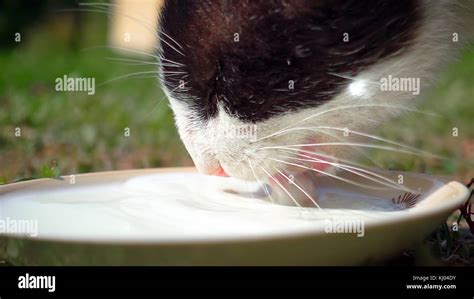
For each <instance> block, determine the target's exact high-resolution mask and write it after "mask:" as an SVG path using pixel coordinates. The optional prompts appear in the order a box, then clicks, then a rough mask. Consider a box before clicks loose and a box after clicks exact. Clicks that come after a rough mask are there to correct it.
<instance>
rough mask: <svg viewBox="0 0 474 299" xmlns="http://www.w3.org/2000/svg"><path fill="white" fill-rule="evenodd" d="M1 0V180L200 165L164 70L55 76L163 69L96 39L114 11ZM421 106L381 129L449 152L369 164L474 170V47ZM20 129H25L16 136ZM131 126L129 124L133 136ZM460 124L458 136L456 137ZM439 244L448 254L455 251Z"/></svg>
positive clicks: (459, 174) (438, 171) (375, 154)
mask: <svg viewBox="0 0 474 299" xmlns="http://www.w3.org/2000/svg"><path fill="white" fill-rule="evenodd" d="M22 2H23V3H22ZM0 5H1V6H0V37H1V44H0V107H1V108H0V184H4V183H9V182H15V181H19V180H24V179H30V178H38V177H52V176H57V175H59V174H74V173H84V172H93V171H104V170H121V169H131V168H145V167H168V166H190V165H192V161H191V160H190V158H189V156H188V154H187V153H186V151H185V149H184V147H183V145H182V144H181V142H180V140H179V136H178V134H177V131H176V129H175V126H174V122H173V118H172V113H171V110H170V108H169V107H168V103H167V101H166V99H164V95H163V93H162V91H161V90H160V88H159V82H158V79H157V78H155V77H151V76H148V77H147V78H143V77H140V76H138V77H131V78H125V79H120V80H116V81H112V82H109V83H107V84H104V85H100V86H96V93H95V95H93V96H88V95H87V93H85V92H57V91H55V80H56V78H58V77H62V76H64V75H67V76H69V77H94V78H96V85H99V84H101V83H103V82H107V81H109V80H112V79H114V78H116V77H120V76H123V75H127V74H131V73H135V72H144V71H154V70H156V68H155V66H154V65H127V64H123V63H122V64H121V63H118V61H113V60H109V59H108V58H110V57H124V58H127V59H130V58H132V59H140V60H143V61H151V62H153V59H151V58H150V57H149V56H145V55H143V56H135V57H128V56H121V55H122V54H123V53H122V54H121V53H117V52H116V51H113V50H111V49H109V48H107V47H97V46H107V44H108V40H107V32H108V30H110V28H109V27H110V22H109V18H108V17H107V15H106V14H102V13H96V12H66V11H58V9H64V8H69V7H77V3H76V2H75V1H46V0H45V1H36V0H33V1H28V2H27V1H4V2H2V3H1V4H0ZM15 32H21V42H15V35H14V34H15ZM427 55H429V53H427ZM419 109H420V110H422V111H425V112H434V113H437V114H438V116H437V117H429V116H424V115H420V114H408V115H405V116H404V117H401V118H399V119H397V120H394V121H391V122H389V123H387V124H385V125H384V126H383V128H382V129H381V131H380V135H381V136H383V137H385V138H390V139H392V140H395V141H397V142H402V143H405V144H407V145H410V146H413V147H416V148H418V149H420V150H424V151H428V152H432V153H435V154H440V155H443V156H447V157H448V159H432V158H428V157H420V156H412V155H407V154H395V153H393V152H385V151H380V150H371V151H369V152H368V156H369V158H364V157H363V158H362V159H363V160H365V162H367V164H368V165H374V164H375V165H379V166H380V167H383V168H387V169H397V170H405V171H414V172H423V173H430V174H435V175H443V176H450V177H453V178H455V179H457V180H459V181H462V182H464V181H468V180H469V179H470V178H471V177H474V47H471V48H467V49H466V50H465V51H464V52H463V53H462V55H461V57H460V59H459V60H458V61H457V62H455V63H454V64H452V65H451V66H449V67H448V68H447V69H446V70H445V71H444V72H443V73H442V74H441V76H440V80H439V83H438V84H437V85H436V86H435V87H434V88H433V89H432V91H431V92H430V93H429V94H427V95H426V96H425V101H424V102H423V103H422V104H421V105H420V107H419ZM16 128H20V129H21V136H15V129H16ZM125 128H129V129H130V136H128V137H127V136H125V134H124V130H125ZM454 128H457V131H458V136H453V129H454ZM374 162H375V163H374ZM443 233H444V234H445V233H446V231H441V234H443ZM437 236H439V235H437ZM443 238H444V239H443V240H445V239H446V238H445V237H443ZM435 243H436V242H435ZM441 243H442V242H438V246H441V245H442V244H441ZM456 244H458V243H456ZM466 244H467V243H464V245H463V246H467V245H466ZM469 244H471V245H469V246H470V247H466V248H468V249H467V253H466V252H465V253H464V255H462V256H464V258H467V259H469V257H470V258H472V256H473V255H474V254H473V249H472V248H473V247H474V246H473V245H472V242H471V243H469ZM453 246H454V245H453ZM440 248H441V247H440ZM469 248H470V249H469ZM448 249H449V248H448ZM440 250H441V251H442V250H445V251H444V255H445V258H446V256H449V254H448V253H446V252H448V251H449V250H448V251H446V248H445V249H440ZM466 256H467V257H466Z"/></svg>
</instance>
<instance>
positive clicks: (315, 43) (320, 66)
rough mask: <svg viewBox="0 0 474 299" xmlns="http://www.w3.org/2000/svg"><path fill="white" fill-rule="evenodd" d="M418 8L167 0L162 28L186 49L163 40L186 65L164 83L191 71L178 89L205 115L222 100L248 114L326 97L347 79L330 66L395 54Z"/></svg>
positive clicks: (343, 69)
mask: <svg viewBox="0 0 474 299" xmlns="http://www.w3.org/2000/svg"><path fill="white" fill-rule="evenodd" d="M421 17H422V12H421V8H420V4H419V0H397V1H387V0H220V1H219V0H168V1H166V2H165V8H164V10H163V12H162V15H161V26H162V30H163V31H164V32H165V33H167V34H168V35H169V36H171V37H172V38H173V39H175V40H176V41H177V42H178V43H179V44H180V45H181V46H182V49H180V51H181V52H183V54H184V55H185V56H183V55H180V54H179V53H177V52H176V51H174V50H173V49H172V48H171V47H169V46H168V45H166V44H165V43H162V50H163V53H162V54H163V55H164V57H165V58H167V59H170V60H173V61H176V62H179V63H182V64H184V65H185V66H184V67H182V68H180V69H179V70H180V71H185V72H186V75H185V77H184V78H180V77H179V76H176V75H168V76H167V75H165V80H166V84H167V86H168V89H170V90H171V89H176V88H177V84H178V82H179V80H180V79H183V80H184V81H186V82H187V83H186V90H179V89H178V90H176V92H175V93H174V96H175V97H177V98H178V99H179V100H181V101H186V102H187V103H188V104H189V105H190V106H191V107H192V108H193V109H195V110H196V111H197V112H198V113H199V115H200V116H201V117H202V119H208V118H209V117H212V116H214V115H215V114H216V112H217V104H218V103H222V104H223V106H224V107H225V109H226V111H227V112H228V113H230V114H232V115H234V116H237V117H238V118H239V119H241V120H243V121H247V122H257V121H261V120H265V119H268V118H270V117H271V116H273V115H277V114H280V113H284V112H288V111H293V110H297V109H300V108H306V107H314V106H317V105H320V104H321V103H324V102H326V101H328V100H330V99H331V98H332V97H333V96H334V95H336V94H337V93H338V92H339V91H340V90H341V89H343V88H344V87H345V86H347V84H348V83H350V81H348V80H347V79H344V78H341V77H339V76H335V75H333V74H334V73H335V74H339V75H344V76H355V75H357V74H358V73H359V72H360V71H362V70H364V69H365V68H367V67H369V66H370V65H372V64H374V63H377V62H379V61H380V60H381V59H383V58H387V57H389V56H392V55H398V54H399V53H401V52H402V51H403V49H405V48H406V47H407V46H409V44H410V42H411V41H412V40H413V37H414V36H415V33H416V28H417V26H418V24H419V21H420V18H421ZM235 33H238V34H239V39H240V41H239V42H235V41H234V34H235ZM344 33H348V34H349V42H344V41H343V34H344ZM162 38H164V39H166V37H164V36H163V37H162ZM168 41H169V39H168ZM170 43H171V42H170ZM171 44H172V45H174V44H173V43H171ZM174 46H175V47H176V48H177V46H176V45H174ZM178 49H179V48H178ZM163 69H164V71H177V70H178V69H177V68H173V67H164V68H163ZM290 80H292V81H294V89H293V90H291V89H289V81H290Z"/></svg>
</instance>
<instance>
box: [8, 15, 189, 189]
mask: <svg viewBox="0 0 474 299" xmlns="http://www.w3.org/2000/svg"><path fill="white" fill-rule="evenodd" d="M105 21H106V20H105V19H104V18H103V17H101V16H89V17H88V18H87V20H86V21H85V22H84V23H85V24H88V25H87V26H89V28H85V30H84V32H86V33H87V32H92V33H94V34H93V35H92V36H89V35H87V34H86V35H84V37H83V41H82V43H81V48H82V49H86V50H81V49H78V50H71V49H69V48H68V47H67V41H65V40H64V39H61V38H60V37H58V36H57V34H56V35H55V34H54V30H52V29H51V27H49V26H48V25H44V26H43V27H40V28H39V29H37V30H35V31H32V32H30V33H29V34H28V35H27V36H25V37H23V41H22V42H21V43H20V44H18V46H17V47H16V48H15V49H12V50H3V51H2V52H1V53H0V65H1V66H2V72H0V90H1V91H2V92H1V94H0V101H1V103H2V109H0V153H1V155H0V165H2V167H1V169H0V178H1V180H0V183H1V182H10V181H14V180H17V179H21V178H24V177H42V176H44V175H45V174H44V171H45V169H48V167H51V165H53V164H54V165H55V167H56V169H57V171H59V172H61V173H63V174H68V173H80V172H90V171H101V170H116V169H128V168H140V167H158V166H177V165H183V164H184V165H190V163H191V162H190V160H189V158H188V156H187V154H186V152H185V150H184V148H183V146H182V145H181V142H180V140H179V137H178V135H177V133H176V130H175V127H174V122H173V119H172V114H171V111H170V109H169V107H168V105H167V101H166V100H162V101H161V102H160V100H161V99H163V97H164V95H163V93H162V91H161V90H160V88H159V84H158V81H157V79H156V78H140V79H133V78H132V79H123V80H117V81H114V82H110V83H108V84H105V85H102V86H97V88H96V93H95V95H93V96H88V95H87V94H86V93H85V92H57V91H55V83H54V82H55V79H56V78H58V77H62V76H63V75H68V76H69V77H73V76H75V77H94V78H96V85H98V84H100V83H101V82H106V81H108V80H110V79H113V78H115V77H119V76H121V75H124V74H130V73H133V72H140V71H151V70H154V69H153V68H152V67H144V66H129V65H123V64H117V62H113V61H110V60H107V59H106V58H107V57H120V55H119V54H117V53H114V52H111V51H110V50H108V49H104V48H92V49H91V48H90V47H93V46H97V45H105V44H106V42H105V33H104V32H105V31H104V29H102V31H100V29H101V28H105ZM137 58H138V59H143V57H136V58H135V59H137ZM16 128H20V129H21V136H15V132H16V131H15V129H16ZM125 128H129V129H130V136H129V137H127V136H125V134H124V132H125Z"/></svg>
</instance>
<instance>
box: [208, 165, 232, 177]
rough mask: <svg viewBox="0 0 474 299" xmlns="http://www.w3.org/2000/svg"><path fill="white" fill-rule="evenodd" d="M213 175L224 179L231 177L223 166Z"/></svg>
mask: <svg viewBox="0 0 474 299" xmlns="http://www.w3.org/2000/svg"><path fill="white" fill-rule="evenodd" d="M212 175H215V176H222V177H228V176H229V175H228V174H227V173H226V172H225V170H224V169H223V168H222V167H221V166H219V168H217V170H216V171H215V172H214V173H213V174H212Z"/></svg>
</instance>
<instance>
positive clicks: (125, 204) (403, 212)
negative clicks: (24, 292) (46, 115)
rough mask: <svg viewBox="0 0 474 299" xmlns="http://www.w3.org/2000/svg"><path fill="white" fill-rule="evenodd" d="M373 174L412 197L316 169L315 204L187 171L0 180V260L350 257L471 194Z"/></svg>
mask: <svg viewBox="0 0 474 299" xmlns="http://www.w3.org/2000/svg"><path fill="white" fill-rule="evenodd" d="M377 173H378V174H379V175H381V176H384V177H385V178H387V179H389V180H393V181H397V180H398V178H399V175H400V174H401V175H403V180H404V185H403V188H407V189H410V190H412V192H413V193H415V194H420V196H419V197H418V198H417V199H416V200H413V201H412V202H408V201H409V200H408V201H403V200H402V201H401V202H399V200H398V199H399V196H400V198H403V195H404V194H405V191H403V190H400V189H398V190H397V189H394V188H385V189H368V188H365V187H360V186H356V185H353V184H348V183H347V182H342V181H338V180H335V179H333V178H330V177H320V178H319V179H318V182H317V185H316V189H315V191H314V196H315V197H316V198H317V200H318V203H319V204H320V206H321V207H322V209H321V210H320V209H317V208H301V207H296V206H295V207H291V206H282V205H276V204H272V203H271V202H269V201H267V200H264V199H260V198H253V197H254V195H253V193H252V192H251V191H252V190H253V189H255V187H256V186H255V185H252V184H248V183H245V182H241V181H237V180H234V179H231V178H220V177H209V176H203V175H199V174H197V173H195V172H194V169H185V168H174V169H147V170H130V171H114V172H102V173H91V174H81V175H75V176H63V177H61V179H40V180H33V181H27V182H20V183H14V184H8V185H4V186H0V220H1V221H3V230H4V231H3V234H2V235H0V244H1V245H2V246H0V257H3V258H5V259H6V260H7V261H9V262H11V263H13V264H17V265H356V264H363V263H365V262H368V261H371V260H380V259H382V258H384V257H387V256H390V255H392V254H396V253H397V252H400V250H402V249H404V248H407V247H408V246H410V245H412V244H414V243H416V242H418V241H420V240H422V239H423V238H424V237H426V236H427V235H428V234H429V233H430V232H431V231H433V230H434V229H435V228H437V227H438V226H439V225H440V224H441V223H442V222H443V221H445V220H446V218H447V217H448V216H449V215H450V214H451V213H452V212H453V211H454V210H455V209H456V208H458V207H459V206H461V204H463V202H464V201H465V200H466V199H467V196H468V190H467V188H466V187H465V186H464V185H462V184H460V183H458V182H448V181H446V180H444V179H440V178H435V177H431V176H428V175H423V174H412V173H400V172H387V171H384V172H377ZM341 176H343V177H344V178H345V179H346V180H349V181H353V182H363V180H362V178H360V177H357V176H355V175H354V174H351V173H345V174H341ZM407 195H408V194H407ZM393 199H395V200H393ZM408 199H410V196H408ZM21 221H23V222H21ZM14 225H16V228H15V227H14ZM21 225H23V227H21ZM0 227H1V226H0ZM21 228H23V231H20V229H21ZM25 228H26V229H25ZM15 229H16V230H15ZM25 233H26V234H25Z"/></svg>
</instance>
